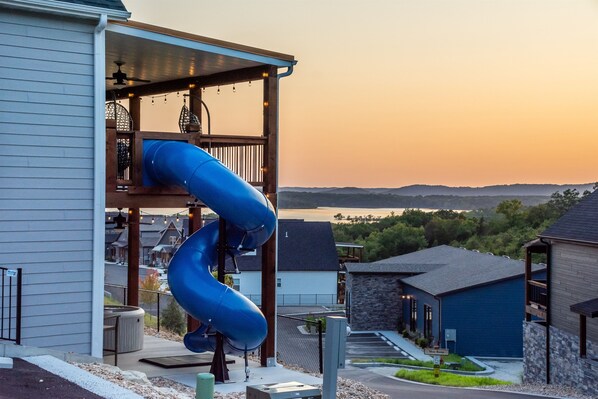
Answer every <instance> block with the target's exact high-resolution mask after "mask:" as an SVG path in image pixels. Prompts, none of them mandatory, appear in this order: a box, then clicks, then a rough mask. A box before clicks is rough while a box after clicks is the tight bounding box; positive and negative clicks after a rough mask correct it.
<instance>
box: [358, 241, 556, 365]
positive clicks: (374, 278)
mask: <svg viewBox="0 0 598 399" xmlns="http://www.w3.org/2000/svg"><path fill="white" fill-rule="evenodd" d="M522 264H523V263H522V262H521V261H517V260H513V259H509V258H506V257H500V256H494V255H492V254H484V253H479V252H477V251H469V250H466V249H461V248H455V247H450V246H446V245H443V246H439V247H434V248H430V249H425V250H422V251H417V252H413V253H410V254H406V255H402V256H397V257H394V258H391V259H387V260H384V261H380V262H375V263H371V264H369V265H367V266H365V267H364V266H363V265H360V264H352V265H347V270H348V272H349V274H350V283H349V284H348V287H350V290H351V293H350V300H349V302H350V308H351V309H350V314H351V327H352V328H353V329H355V330H360V329H365V330H373V329H393V330H394V329H397V328H398V326H399V325H400V326H404V328H406V329H408V330H410V331H413V332H415V331H417V332H419V333H420V334H421V335H422V336H424V337H426V338H428V339H429V340H430V341H432V342H437V343H438V344H440V345H441V346H442V347H448V348H449V349H450V350H451V352H457V353H459V354H463V355H477V356H500V357H521V356H522V347H523V344H522V333H521V328H520V325H521V324H520V323H521V320H522V319H523V316H524V312H523V308H522V306H521V303H520V302H518V301H519V300H521V299H522V298H523V287H524V275H523V274H524V273H523V272H522ZM533 270H534V275H535V276H537V277H538V278H540V277H541V276H542V275H543V273H544V271H543V268H542V266H540V265H534V266H533ZM368 281H369V283H368ZM364 285H365V286H364ZM364 298H365V299H364ZM381 303H382V304H383V305H382V306H381V305H380V304H381ZM368 304H370V311H369V312H368V311H367V309H368ZM447 334H448V335H447Z"/></svg>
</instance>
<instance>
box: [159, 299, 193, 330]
mask: <svg viewBox="0 0 598 399" xmlns="http://www.w3.org/2000/svg"><path fill="white" fill-rule="evenodd" d="M160 325H161V326H162V327H164V328H165V329H167V330H169V331H172V332H173V333H175V334H178V335H183V334H184V333H185V332H186V331H187V323H186V322H185V315H184V313H183V311H182V310H181V307H180V306H179V305H178V304H177V303H176V302H175V300H174V298H171V299H170V301H169V302H168V306H167V307H166V309H164V311H163V312H162V315H161V317H160Z"/></svg>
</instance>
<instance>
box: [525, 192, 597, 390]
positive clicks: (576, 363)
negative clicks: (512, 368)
mask: <svg viewBox="0 0 598 399" xmlns="http://www.w3.org/2000/svg"><path fill="white" fill-rule="evenodd" d="M597 226H598V191H595V192H594V193H592V194H590V196H589V197H587V198H586V199H584V200H582V201H581V202H580V203H579V204H578V205H576V206H575V207H573V208H572V209H571V210H570V211H569V212H567V213H566V214H565V215H564V216H563V217H561V218H560V219H559V220H557V221H556V222H555V223H554V224H553V225H552V226H550V227H549V228H548V229H547V230H546V231H544V232H543V233H541V234H540V235H539V240H536V241H533V242H531V243H529V244H528V245H527V259H526V260H527V263H530V262H531V257H532V256H533V254H534V253H541V254H546V257H547V276H546V279H543V280H538V279H535V278H532V277H531V276H529V271H528V270H526V274H527V278H526V279H527V281H528V284H527V287H526V298H525V308H526V318H525V320H526V321H525V323H524V327H523V331H524V381H526V382H539V383H543V382H545V383H554V384H562V385H569V386H574V387H577V388H579V389H581V390H582V391H584V392H585V393H587V394H588V395H591V396H593V397H598V383H597V381H598V228H597ZM526 269H527V268H526Z"/></svg>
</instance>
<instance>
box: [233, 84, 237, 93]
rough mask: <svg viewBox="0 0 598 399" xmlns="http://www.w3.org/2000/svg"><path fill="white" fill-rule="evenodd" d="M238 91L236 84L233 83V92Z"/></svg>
mask: <svg viewBox="0 0 598 399" xmlns="http://www.w3.org/2000/svg"><path fill="white" fill-rule="evenodd" d="M236 92H237V88H236V87H235V84H234V83H233V93H236Z"/></svg>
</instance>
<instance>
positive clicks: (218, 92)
mask: <svg viewBox="0 0 598 399" xmlns="http://www.w3.org/2000/svg"><path fill="white" fill-rule="evenodd" d="M216 93H217V94H220V86H218V91H217V92H216Z"/></svg>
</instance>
